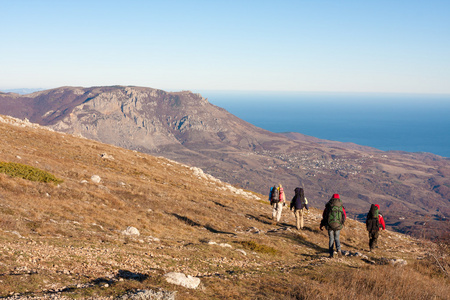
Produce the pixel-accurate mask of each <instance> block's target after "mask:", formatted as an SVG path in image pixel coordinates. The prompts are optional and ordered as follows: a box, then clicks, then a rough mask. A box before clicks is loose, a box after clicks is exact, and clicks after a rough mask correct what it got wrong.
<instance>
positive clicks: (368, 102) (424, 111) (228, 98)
mask: <svg viewBox="0 0 450 300" xmlns="http://www.w3.org/2000/svg"><path fill="white" fill-rule="evenodd" d="M200 93H201V94H202V96H203V97H205V98H208V101H209V102H210V103H212V104H214V105H217V106H220V107H222V108H225V109H226V110H227V111H229V112H230V113H232V114H234V115H235V116H237V117H239V118H241V119H243V120H245V121H247V122H249V123H251V124H253V125H255V126H258V127H261V128H264V129H266V130H269V131H272V132H299V133H303V134H306V135H309V136H314V137H317V138H321V139H327V140H333V141H340V142H352V143H355V144H359V145H364V146H370V147H374V148H377V149H380V150H384V151H387V150H400V151H408V152H430V153H434V154H437V155H440V156H444V157H450V95H432V94H430V95H424V94H420V95H417V94H370V93H306V92H229V91H226V92H221V91H202V92H200Z"/></svg>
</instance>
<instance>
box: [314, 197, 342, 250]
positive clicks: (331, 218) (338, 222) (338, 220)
mask: <svg viewBox="0 0 450 300" xmlns="http://www.w3.org/2000/svg"><path fill="white" fill-rule="evenodd" d="M346 218H347V214H346V213H345V208H344V206H342V201H341V199H340V196H339V194H333V196H332V197H331V199H330V200H329V201H328V202H327V204H326V205H325V209H324V210H323V214H322V221H321V222H320V227H319V228H320V230H323V227H325V228H326V229H327V230H328V238H329V241H328V246H329V251H330V258H333V255H334V251H333V245H334V244H336V251H337V253H338V255H341V242H340V240H339V235H340V233H341V229H342V227H344V223H345V219H346Z"/></svg>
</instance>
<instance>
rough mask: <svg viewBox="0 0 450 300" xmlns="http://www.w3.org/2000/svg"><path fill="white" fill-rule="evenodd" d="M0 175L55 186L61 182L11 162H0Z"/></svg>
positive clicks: (28, 167)
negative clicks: (50, 183)
mask: <svg viewBox="0 0 450 300" xmlns="http://www.w3.org/2000/svg"><path fill="white" fill-rule="evenodd" d="M0 173H5V174H7V175H9V176H11V177H19V178H23V179H27V180H31V181H39V182H53V183H55V184H57V183H61V182H63V181H62V180H61V179H58V178H56V177H55V176H54V175H52V174H50V173H48V172H45V171H42V170H40V169H38V168H35V167H31V166H27V165H24V164H18V163H12V162H9V163H8V162H0Z"/></svg>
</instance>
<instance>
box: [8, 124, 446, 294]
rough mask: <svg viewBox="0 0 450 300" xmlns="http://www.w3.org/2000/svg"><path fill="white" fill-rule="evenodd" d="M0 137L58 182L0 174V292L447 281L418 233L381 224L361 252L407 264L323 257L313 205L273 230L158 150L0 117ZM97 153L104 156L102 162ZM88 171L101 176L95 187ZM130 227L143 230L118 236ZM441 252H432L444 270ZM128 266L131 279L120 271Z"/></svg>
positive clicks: (355, 244) (348, 245)
mask: <svg viewBox="0 0 450 300" xmlns="http://www.w3.org/2000/svg"><path fill="white" fill-rule="evenodd" d="M0 139H1V140H2V143H1V144H0V160H1V161H4V162H7V163H14V164H21V165H24V166H27V168H29V167H32V168H36V169H39V170H41V171H44V172H47V173H50V174H52V175H54V176H55V178H58V179H61V180H62V182H59V184H54V183H46V182H41V181H30V180H27V179H23V178H19V177H12V176H10V175H7V174H0V226H1V230H0V245H1V246H0V257H1V264H0V297H2V296H8V295H10V294H11V293H19V294H20V295H22V296H23V295H26V294H27V293H28V294H30V295H35V296H39V295H48V294H49V293H51V292H55V291H56V292H55V293H56V294H58V295H64V296H69V297H74V298H77V297H81V298H89V297H92V298H99V297H110V296H117V295H120V294H123V293H125V292H126V291H127V290H132V289H155V290H157V289H158V288H163V289H165V290H169V291H175V290H176V291H177V292H178V297H179V298H180V299H238V298H239V299H343V298H346V299H349V298H354V299H368V298H375V299H379V298H380V299H381V298H390V299H407V298H416V299H424V298H427V299H433V297H434V298H436V299H444V298H445V296H446V295H448V294H449V293H448V292H449V291H448V287H447V285H448V278H447V277H445V275H444V273H443V272H442V271H441V270H440V268H439V267H437V265H436V263H435V262H434V261H433V260H432V259H431V257H430V256H426V252H427V251H429V249H430V247H429V246H426V247H424V246H423V245H422V244H421V242H419V241H417V240H413V239H409V238H406V237H404V236H402V235H399V234H395V233H392V232H383V233H382V235H381V237H380V250H379V251H378V252H376V253H375V254H370V255H369V259H370V260H372V261H375V262H379V261H382V258H388V259H390V258H402V259H406V260H407V261H408V265H407V266H406V267H403V268H399V267H391V266H389V265H371V264H370V263H369V262H368V261H366V260H364V259H361V258H359V257H346V258H341V259H338V260H328V259H327V258H326V256H327V243H328V238H327V235H326V233H324V232H321V231H319V230H318V224H319V221H320V211H319V210H317V209H315V208H311V210H310V213H309V214H308V215H307V216H306V218H305V219H306V227H305V229H304V230H303V231H301V232H298V231H297V230H296V229H295V225H294V224H295V219H294V217H293V215H292V213H290V212H289V211H288V210H287V209H285V211H284V213H283V217H282V223H281V225H278V226H274V225H272V221H271V219H270V210H271V207H270V206H269V205H268V204H267V202H265V201H262V200H251V199H247V198H243V197H242V196H238V195H236V194H233V193H232V192H230V191H229V190H227V189H223V184H222V183H218V182H214V181H209V180H206V179H204V178H198V177H196V176H194V174H193V172H192V170H190V169H189V168H188V167H186V166H183V165H179V164H176V163H174V162H171V161H169V160H166V159H163V158H156V157H152V156H149V155H145V154H141V153H138V152H133V151H128V150H124V149H121V148H118V147H113V146H108V145H104V144H101V143H97V142H94V141H90V140H86V139H80V138H75V137H73V136H69V135H62V134H57V133H54V132H50V131H45V130H38V129H31V128H21V127H15V126H11V125H5V124H2V123H0ZM103 153H107V154H108V155H109V156H110V157H112V158H109V159H108V158H102V157H101V154H103ZM92 175H99V176H100V177H101V182H100V183H99V184H96V183H93V182H92V181H91V180H90V178H91V176H92ZM84 180H85V181H84ZM261 197H262V199H265V196H264V197H263V196H261ZM312 200H313V199H312ZM346 225H347V226H346V228H345V229H344V230H343V231H342V234H341V241H342V244H343V248H344V249H346V250H350V251H359V252H362V253H365V254H367V253H366V252H365V249H366V248H367V242H368V241H367V233H366V231H365V229H364V225H363V224H361V223H359V222H356V221H352V220H349V221H348V222H347V224H346ZM127 226H134V227H136V228H138V229H139V231H140V233H141V235H140V236H139V237H127V236H124V235H122V233H121V231H123V230H124V229H125V228H126V227H127ZM255 229H257V230H259V233H255ZM156 238H157V239H156ZM158 239H159V240H158ZM206 241H214V242H217V244H215V245H211V244H208V243H205V242H206ZM221 243H224V244H228V245H230V246H231V247H222V246H220V245H218V244H221ZM238 249H243V250H244V251H245V252H246V254H245V255H244V254H243V253H242V252H239V251H236V250H238ZM446 249H447V250H445V251H441V252H439V254H438V255H439V259H441V262H442V264H444V265H445V266H448V248H446ZM436 253H438V252H436ZM418 258H422V259H420V260H418ZM169 271H177V272H183V273H185V274H187V275H192V276H198V277H200V278H201V280H202V285H203V289H199V290H188V289H185V288H182V287H179V286H174V285H171V284H169V283H167V282H166V281H165V280H164V278H163V274H165V273H167V272H169ZM126 272H130V273H131V274H134V275H135V276H134V277H133V276H131V277H127V276H123V274H128V273H126ZM105 283H107V284H108V287H105ZM412 296H414V297H412Z"/></svg>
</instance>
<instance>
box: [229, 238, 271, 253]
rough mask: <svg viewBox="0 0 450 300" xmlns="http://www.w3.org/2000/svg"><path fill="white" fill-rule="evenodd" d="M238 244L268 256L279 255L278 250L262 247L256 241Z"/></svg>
mask: <svg viewBox="0 0 450 300" xmlns="http://www.w3.org/2000/svg"><path fill="white" fill-rule="evenodd" d="M236 243H239V244H241V245H242V247H244V248H245V249H248V250H252V251H256V252H260V253H268V254H272V255H275V254H276V253H277V250H276V249H274V248H272V247H269V246H265V245H260V244H258V243H256V242H254V241H241V242H236Z"/></svg>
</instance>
